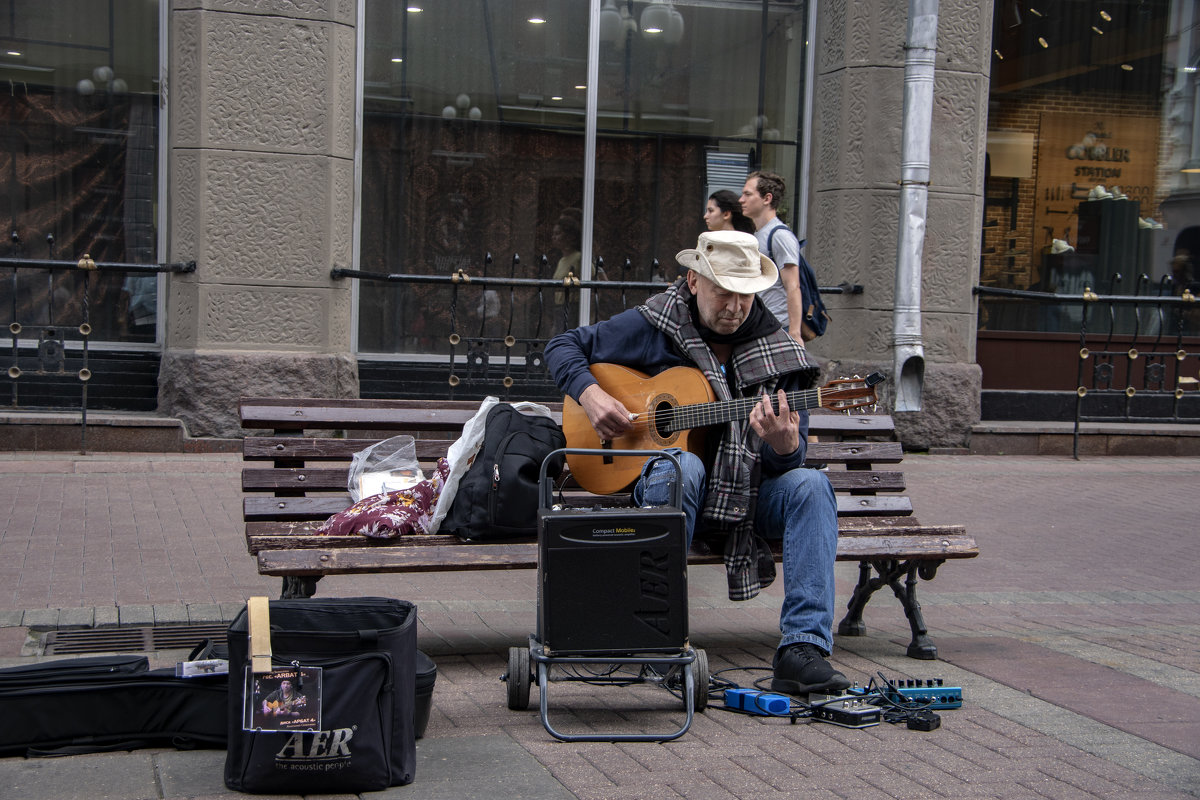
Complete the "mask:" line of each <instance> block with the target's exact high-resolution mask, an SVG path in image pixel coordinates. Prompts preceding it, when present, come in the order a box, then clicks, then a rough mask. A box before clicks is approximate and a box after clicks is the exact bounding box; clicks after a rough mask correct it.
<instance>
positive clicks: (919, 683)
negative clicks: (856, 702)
mask: <svg viewBox="0 0 1200 800" xmlns="http://www.w3.org/2000/svg"><path fill="white" fill-rule="evenodd" d="M849 691H850V693H851V694H857V695H860V696H862V695H866V691H867V690H866V689H862V688H858V687H855V688H852V689H850V690H849ZM879 695H880V697H879V698H871V702H875V703H880V704H886V703H887V702H888V701H889V700H890V701H891V702H893V703H899V704H905V703H911V704H914V705H920V706H922V707H923V708H927V709H930V710H933V711H938V710H942V709H948V708H962V689H961V688H960V687H958V686H945V685H943V681H942V679H941V678H931V679H927V680H920V679H917V678H896V679H894V680H892V681H891V684H890V685H886V684H885V685H883V686H880V687H879Z"/></svg>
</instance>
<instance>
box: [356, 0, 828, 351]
mask: <svg viewBox="0 0 1200 800" xmlns="http://www.w3.org/2000/svg"><path fill="white" fill-rule="evenodd" d="M589 6H590V4H589V3H587V2H578V1H577V0H545V2H541V3H536V4H535V3H529V2H525V1H524V0H500V1H499V2H487V3H479V2H475V1H474V0H438V2H436V3H434V2H429V3H420V2H416V3H408V4H407V8H406V7H405V5H404V4H396V3H391V2H384V1H383V0H367V3H366V19H365V37H366V47H365V53H366V55H365V64H364V88H363V91H364V119H363V148H362V149H363V157H362V158H363V160H362V175H363V181H362V215H361V218H362V222H361V230H360V263H359V268H360V269H362V270H364V271H368V272H379V273H404V274H419V275H442V276H446V275H450V274H452V273H453V272H455V271H456V270H459V269H461V270H463V271H464V272H466V273H468V274H471V275H474V276H479V275H481V274H483V272H484V271H485V269H486V271H487V274H488V275H492V276H504V277H509V276H512V277H518V278H555V277H558V278H561V277H562V276H564V275H566V274H567V273H574V274H576V275H581V274H583V273H586V272H590V271H592V269H593V268H594V267H596V266H599V265H600V264H601V263H602V265H603V273H602V274H596V276H595V277H597V278H607V279H608V280H622V279H623V280H637V281H649V280H652V279H653V280H660V279H664V278H673V277H674V275H675V274H676V268H675V266H674V255H675V253H676V252H678V251H679V250H680V249H682V248H683V247H688V246H692V245H693V244H694V242H695V238H696V236H697V234H698V233H699V232H700V231H702V230H703V221H702V218H701V217H702V214H703V209H704V204H705V201H706V200H707V198H708V195H709V194H711V193H712V192H713V191H716V190H717V189H720V188H729V189H733V190H735V191H736V192H738V193H740V191H741V188H742V183H743V182H744V178H745V175H746V173H747V172H748V171H749V170H752V169H758V168H763V169H770V170H774V171H776V172H780V173H781V174H782V175H784V176H785V177H786V178H787V180H788V184H789V191H791V192H793V193H792V194H791V196H790V197H789V200H788V202H787V203H785V206H784V209H783V211H784V213H785V218H787V219H789V220H791V219H793V218H794V214H795V208H796V205H797V204H796V202H795V198H796V197H798V196H799V191H800V189H801V187H800V185H799V177H800V175H799V169H800V165H799V159H798V153H799V146H800V131H801V109H802V95H803V92H802V90H803V85H804V74H803V56H804V41H805V16H806V11H805V8H804V5H803V3H794V2H763V0H726V1H725V2H721V3H709V2H689V1H688V0H681V1H677V2H673V3H669V2H663V1H662V0H653V2H644V1H643V0H637V2H634V1H633V0H605V2H604V3H603V6H602V10H601V14H600V23H599V24H600V30H599V36H600V50H599V63H598V64H597V65H596V67H597V69H596V71H597V74H598V85H597V86H596V87H595V92H594V93H595V96H596V97H597V103H596V109H595V118H596V123H595V124H596V146H595V153H594V155H589V153H588V152H587V137H586V133H587V129H586V125H587V117H588V113H587V112H588V106H587V97H588V87H587V81H588V75H589V69H588V67H589V63H588V27H589V20H590V8H589ZM418 9H419V10H418ZM589 164H590V165H591V166H592V168H593V169H594V185H595V190H594V195H593V197H592V198H591V200H592V204H593V205H594V209H595V213H594V215H593V219H592V220H591V222H592V230H593V233H592V237H591V239H590V241H587V242H585V241H584V232H585V229H586V228H587V226H586V225H585V224H584V219H583V214H584V209H585V207H587V205H588V203H587V202H586V198H585V196H584V192H585V186H586V183H587V182H586V180H585V176H586V174H587V171H588V167H589ZM585 252H590V254H591V257H592V258H591V263H590V264H585V263H584V253H585ZM488 254H490V255H491V256H492V262H491V263H490V264H487V263H485V257H486V256H487V255H488ZM514 256H517V257H519V263H517V262H515V261H514ZM656 262H657V267H656V266H655V265H656ZM644 296H645V295H644V293H643V294H642V295H640V296H635V295H630V294H629V293H622V292H619V291H599V292H596V293H595V294H594V296H593V297H592V299H591V302H590V303H588V304H587V305H586V306H584V307H581V306H580V303H579V301H578V297H579V294H578V293H574V294H573V293H571V292H563V291H555V290H549V291H545V292H541V293H539V292H537V291H536V290H534V289H531V288H524V287H522V288H519V289H516V290H512V291H510V290H509V289H507V288H503V289H500V290H497V291H495V292H493V293H488V294H483V293H480V292H474V293H470V292H466V291H461V292H459V294H458V298H459V301H458V303H457V304H455V305H454V306H453V307H452V299H453V298H454V294H453V292H452V291H451V289H450V288H449V287H447V286H434V285H414V284H402V285H397V284H368V283H363V284H361V286H360V292H359V301H358V309H359V350H360V352H363V353H366V354H372V353H374V354H394V353H407V354H413V353H444V352H446V349H447V347H448V345H447V337H448V334H449V333H450V332H451V330H452V329H453V330H467V331H469V332H471V333H472V335H474V334H478V335H479V337H488V336H494V337H496V338H503V337H504V336H506V335H512V336H516V337H518V338H521V337H525V338H529V339H536V338H539V337H540V338H545V337H547V336H548V335H551V334H553V333H554V332H556V331H557V330H561V329H562V328H563V327H564V326H569V325H574V324H576V323H577V322H578V321H580V320H581V319H586V318H591V319H595V318H599V317H604V316H607V315H609V314H611V313H613V312H614V311H616V310H619V309H620V308H621V307H623V306H624V305H627V304H634V303H637V302H639V301H640V300H641V299H642V298H643V297H644ZM460 352H461V351H460Z"/></svg>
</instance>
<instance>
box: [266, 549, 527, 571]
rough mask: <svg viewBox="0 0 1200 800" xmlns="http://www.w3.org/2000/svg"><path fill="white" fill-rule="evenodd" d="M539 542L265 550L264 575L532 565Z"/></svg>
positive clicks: (522, 566) (523, 566)
mask: <svg viewBox="0 0 1200 800" xmlns="http://www.w3.org/2000/svg"><path fill="white" fill-rule="evenodd" d="M536 566H537V543H535V542H522V543H519V544H479V545H471V546H465V545H463V544H461V543H460V544H452V545H434V546H431V547H349V548H346V549H342V550H331V549H325V550H263V551H260V552H259V553H258V571H259V572H260V573H262V574H263V575H303V574H314V575H317V574H319V575H353V574H364V573H375V572H443V571H449V570H460V569H472V570H473V569H532V568H533V567H536Z"/></svg>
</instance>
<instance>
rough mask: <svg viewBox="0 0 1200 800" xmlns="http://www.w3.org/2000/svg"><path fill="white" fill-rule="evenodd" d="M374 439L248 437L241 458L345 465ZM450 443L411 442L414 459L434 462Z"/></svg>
mask: <svg viewBox="0 0 1200 800" xmlns="http://www.w3.org/2000/svg"><path fill="white" fill-rule="evenodd" d="M377 441H379V440H378V439H353V438H351V439H318V438H312V437H300V436H248V437H246V438H245V439H243V440H242V458H243V459H245V460H246V461H273V460H277V459H301V458H302V459H304V460H305V461H349V460H350V459H351V458H352V457H353V456H354V454H355V453H357V452H359V451H360V450H365V449H366V448H367V447H369V446H371V445H373V444H375V442H377ZM454 442H455V440H454V439H442V438H426V439H422V438H415V439H414V442H413V444H414V446H415V449H416V451H417V459H418V460H420V461H429V462H435V461H437V459H438V458H440V457H441V456H444V455H446V452H447V451H448V450H449V449H450V445H452V444H454Z"/></svg>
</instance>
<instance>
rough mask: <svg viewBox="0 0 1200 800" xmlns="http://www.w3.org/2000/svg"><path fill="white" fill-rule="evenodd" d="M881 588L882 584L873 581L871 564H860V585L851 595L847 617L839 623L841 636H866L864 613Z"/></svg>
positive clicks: (865, 562)
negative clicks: (872, 596)
mask: <svg viewBox="0 0 1200 800" xmlns="http://www.w3.org/2000/svg"><path fill="white" fill-rule="evenodd" d="M880 586H883V583H882V582H875V581H873V580H872V579H871V563H870V562H869V561H860V562H858V583H857V584H856V585H855V587H854V594H853V595H851V597H850V602H849V604H848V605H847V609H848V611H847V612H846V616H845V617H843V618H842V621H841V622H839V623H838V634H839V635H841V636H865V635H866V633H867V626H866V624H865V623H864V622H863V618H862V612H863V609H864V608H866V606H867V601H868V600H870V599H871V595H872V594H874V592H875V590H876V589H878V588H879V587H880Z"/></svg>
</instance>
